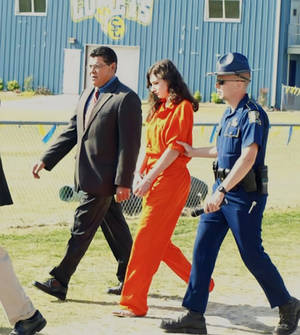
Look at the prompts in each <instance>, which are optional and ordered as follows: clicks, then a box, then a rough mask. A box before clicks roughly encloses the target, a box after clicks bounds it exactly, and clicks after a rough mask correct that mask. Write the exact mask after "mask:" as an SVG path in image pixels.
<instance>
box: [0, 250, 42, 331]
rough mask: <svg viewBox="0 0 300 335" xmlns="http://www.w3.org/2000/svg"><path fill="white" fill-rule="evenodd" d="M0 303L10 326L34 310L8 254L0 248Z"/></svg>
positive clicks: (26, 317) (28, 316)
mask: <svg viewBox="0 0 300 335" xmlns="http://www.w3.org/2000/svg"><path fill="white" fill-rule="evenodd" d="M0 301H1V303H2V305H3V307H4V310H5V313H6V315H7V318H8V321H9V322H10V324H11V325H12V326H14V325H15V323H16V322H18V321H20V320H25V319H28V318H30V317H31V316H32V315H33V314H34V313H35V311H36V310H35V308H34V307H33V304H32V302H31V300H30V299H29V297H28V296H27V295H26V293H25V292H24V290H23V288H22V286H21V285H20V283H19V280H18V278H17V276H16V274H15V272H14V269H13V266H12V263H11V260H10V257H9V255H8V253H7V252H6V251H5V249H3V248H2V247H1V246H0Z"/></svg>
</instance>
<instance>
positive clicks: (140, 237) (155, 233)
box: [120, 100, 193, 316]
mask: <svg viewBox="0 0 300 335" xmlns="http://www.w3.org/2000/svg"><path fill="white" fill-rule="evenodd" d="M192 128H193V108H192V105H191V103H190V102H189V101H187V100H184V101H182V102H181V103H180V104H178V105H174V106H171V107H168V108H166V107H165V106H164V104H162V105H161V106H160V108H159V109H158V111H157V112H155V113H154V116H153V117H152V119H151V120H150V122H149V123H148V128H147V147H146V160H145V161H144V162H145V163H146V168H145V172H146V173H147V172H148V171H149V170H150V169H151V168H152V167H153V165H154V164H155V163H156V161H157V160H158V159H159V158H160V156H161V155H162V154H163V153H164V151H165V150H166V149H167V148H171V149H174V150H177V151H179V152H180V154H179V156H178V157H177V158H176V159H175V161H174V162H173V163H172V164H171V165H170V166H169V167H168V168H166V169H165V170H164V171H163V172H162V173H161V174H160V175H159V176H158V177H157V178H156V179H155V180H154V182H153V183H152V185H151V188H150V190H149V191H148V192H147V193H146V195H145V196H144V197H143V210H142V214H141V221H140V224H139V227H138V230H137V234H136V237H135V240H134V243H133V247H132V251H131V256H130V260H129V263H128V267H127V272H126V276H125V281H124V287H123V290H122V295H121V301H120V305H121V306H124V307H125V308H126V309H128V310H130V311H131V312H133V313H134V314H135V315H138V316H143V315H145V314H146V313H147V310H148V306H147V295H148V291H149V287H150V284H151V281H152V277H153V275H154V274H155V272H156V271H157V269H158V267H159V264H160V262H161V261H164V262H165V263H166V264H167V265H168V266H169V267H170V268H171V269H172V270H173V271H174V272H175V273H176V274H177V275H178V276H179V277H180V278H182V279H183V280H184V281H185V282H188V281H189V276H190V272H191V264H190V262H189V261H188V260H187V259H186V258H185V256H184V255H183V253H182V252H181V251H180V249H179V248H178V247H176V246H175V245H174V244H173V243H172V242H171V237H172V234H173V231H174V229H175V226H176V223H177V221H178V218H179V216H180V214H181V211H182V209H183V207H184V205H185V203H186V200H187V197H188V194H189V190H190V174H189V171H188V169H187V167H186V164H187V163H188V161H189V160H190V158H188V157H186V156H184V155H183V153H184V148H183V147H182V146H181V145H179V144H177V143H176V141H177V140H180V141H183V142H187V143H189V144H190V145H191V144H192Z"/></svg>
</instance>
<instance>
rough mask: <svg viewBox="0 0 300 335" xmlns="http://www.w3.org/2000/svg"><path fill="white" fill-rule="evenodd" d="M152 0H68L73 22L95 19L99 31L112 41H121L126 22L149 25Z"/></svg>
mask: <svg viewBox="0 0 300 335" xmlns="http://www.w3.org/2000/svg"><path fill="white" fill-rule="evenodd" d="M153 1H154V0H70V4H71V6H70V7H71V17H72V20H73V21H74V22H80V21H83V20H88V19H93V18H95V19H96V20H97V21H98V22H99V23H100V25H101V29H102V30H103V31H104V33H105V34H107V35H108V36H109V37H110V38H111V39H113V40H119V39H122V38H123V37H124V35H125V32H126V20H131V21H136V22H137V23H139V24H142V25H145V26H146V25H149V24H150V23H151V21H152V9H153Z"/></svg>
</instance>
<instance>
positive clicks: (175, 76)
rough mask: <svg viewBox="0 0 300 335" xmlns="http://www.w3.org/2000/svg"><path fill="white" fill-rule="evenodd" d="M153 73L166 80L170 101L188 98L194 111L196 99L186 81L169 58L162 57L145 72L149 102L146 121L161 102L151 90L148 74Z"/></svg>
mask: <svg viewBox="0 0 300 335" xmlns="http://www.w3.org/2000/svg"><path fill="white" fill-rule="evenodd" d="M152 74H154V75H155V76H156V77H157V78H159V79H163V80H165V81H166V82H167V85H168V91H169V98H170V100H171V102H172V103H174V104H176V105H178V104H179V103H180V102H181V101H182V100H185V99H186V100H188V101H190V102H191V103H192V105H193V110H194V111H195V112H196V111H197V110H198V107H199V103H198V101H197V100H196V99H195V98H194V97H193V96H192V94H191V93H190V91H189V89H188V87H187V85H186V83H185V82H184V80H183V78H182V76H181V74H180V73H179V71H178V70H177V68H176V66H175V65H174V64H173V63H172V62H171V61H170V60H169V59H163V60H160V61H158V62H156V63H155V64H154V65H152V66H151V67H150V69H149V70H148V72H147V88H148V89H149V99H148V100H149V104H150V110H149V113H148V115H147V121H149V120H151V118H152V116H153V114H154V112H155V111H156V110H157V109H158V107H159V105H160V104H161V101H160V99H159V98H158V97H157V96H156V95H155V94H154V93H152V92H151V90H150V88H151V82H150V76H151V75H152Z"/></svg>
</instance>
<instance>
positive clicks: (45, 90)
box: [35, 87, 52, 95]
mask: <svg viewBox="0 0 300 335" xmlns="http://www.w3.org/2000/svg"><path fill="white" fill-rule="evenodd" d="M35 94H36V95H52V92H51V91H50V90H49V88H47V87H38V88H37V89H36V90H35Z"/></svg>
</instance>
